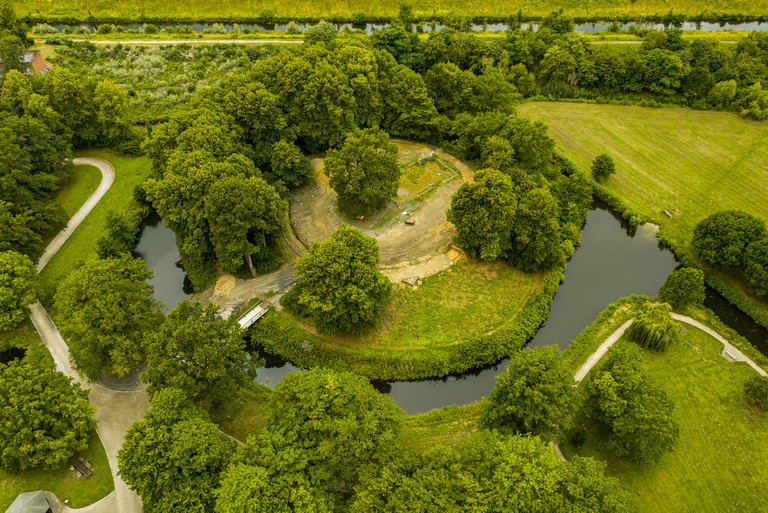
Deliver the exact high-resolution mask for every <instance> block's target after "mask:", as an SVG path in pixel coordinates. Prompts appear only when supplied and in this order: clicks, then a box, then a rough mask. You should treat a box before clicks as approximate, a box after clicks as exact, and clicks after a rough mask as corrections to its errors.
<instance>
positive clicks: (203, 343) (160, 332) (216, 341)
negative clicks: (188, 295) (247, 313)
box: [142, 300, 258, 403]
mask: <svg viewBox="0 0 768 513" xmlns="http://www.w3.org/2000/svg"><path fill="white" fill-rule="evenodd" d="M217 313H218V309H217V307H216V306H215V305H213V304H209V305H208V306H207V307H206V308H203V305H202V304H201V303H200V302H198V301H196V302H192V301H189V300H184V301H182V302H181V303H179V304H178V306H176V308H174V309H173V310H172V311H171V312H170V313H169V314H168V315H167V317H166V320H165V322H164V323H163V324H162V325H161V326H160V327H159V329H157V330H156V331H155V332H154V333H150V334H148V335H147V338H146V347H147V361H148V363H149V368H148V369H147V371H146V372H145V373H144V374H142V380H144V381H145V382H147V383H148V384H149V388H148V392H149V393H150V394H154V393H157V391H158V390H161V389H163V388H167V387H174V388H178V389H180V390H182V391H184V392H185V393H186V394H187V395H188V396H189V397H190V398H193V399H195V400H198V401H203V400H205V401H211V402H213V403H221V402H223V401H224V400H225V399H226V398H228V397H230V396H231V395H232V394H234V393H235V392H237V390H238V389H239V388H240V387H246V388H247V387H249V386H250V384H251V383H252V382H253V380H254V379H255V378H256V370H255V367H256V364H257V363H258V362H257V360H256V359H251V358H250V357H249V355H248V354H247V353H246V352H245V341H244V340H243V336H242V332H241V331H242V330H241V329H240V326H239V325H238V324H237V321H236V320H235V318H234V317H230V318H229V319H226V320H219V319H218V318H217Z"/></svg>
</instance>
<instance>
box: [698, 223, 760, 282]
mask: <svg viewBox="0 0 768 513" xmlns="http://www.w3.org/2000/svg"><path fill="white" fill-rule="evenodd" d="M765 237H766V230H765V223H764V222H763V221H762V220H761V219H758V218H756V217H755V216H753V215H751V214H748V213H746V212H742V211H740V210H723V211H721V212H717V213H715V214H712V215H711V216H709V217H707V218H705V219H703V220H702V221H700V222H699V223H698V224H697V225H696V228H694V230H693V241H692V244H693V249H694V250H695V251H696V253H697V254H698V255H699V257H700V258H701V259H702V260H703V261H704V262H706V263H708V264H710V265H714V266H715V267H719V268H721V269H731V268H733V267H741V266H742V265H744V257H745V254H746V251H745V250H746V249H747V246H749V245H750V244H752V243H753V242H756V241H758V240H761V239H764V238H765Z"/></svg>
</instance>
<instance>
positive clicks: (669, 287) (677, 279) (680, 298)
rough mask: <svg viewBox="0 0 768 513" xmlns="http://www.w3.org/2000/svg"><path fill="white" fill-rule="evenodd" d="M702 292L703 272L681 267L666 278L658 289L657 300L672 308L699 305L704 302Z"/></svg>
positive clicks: (703, 286)
mask: <svg viewBox="0 0 768 513" xmlns="http://www.w3.org/2000/svg"><path fill="white" fill-rule="evenodd" d="M704 292H705V285H704V271H702V270H701V269H694V268H692V267H683V268H682V269H678V270H676V271H672V273H670V275H669V276H667V279H666V280H664V285H662V286H661V287H660V288H659V299H661V300H662V301H664V302H665V303H669V304H670V305H672V306H673V307H674V308H678V307H680V306H685V305H700V304H702V303H703V302H704Z"/></svg>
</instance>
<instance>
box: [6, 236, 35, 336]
mask: <svg viewBox="0 0 768 513" xmlns="http://www.w3.org/2000/svg"><path fill="white" fill-rule="evenodd" d="M36 299H37V270H36V269H35V265H34V264H33V263H32V260H30V259H29V257H27V256H25V255H22V254H20V253H16V252H15V251H0V331H5V330H9V329H12V328H15V327H16V326H18V325H19V324H20V323H21V322H22V321H23V320H24V318H25V317H26V316H27V305H31V304H32V303H34V302H35V300H36Z"/></svg>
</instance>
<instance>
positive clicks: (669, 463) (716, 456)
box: [561, 326, 768, 513]
mask: <svg viewBox="0 0 768 513" xmlns="http://www.w3.org/2000/svg"><path fill="white" fill-rule="evenodd" d="M684 330H685V331H684V332H683V333H684V335H683V337H682V340H681V341H680V342H678V343H676V344H673V345H672V346H671V347H670V348H669V349H668V351H667V352H666V353H656V352H650V351H647V350H641V352H642V355H643V358H644V360H645V362H646V366H647V369H648V374H649V375H650V376H652V377H653V378H654V379H655V380H656V381H657V382H658V383H660V384H661V386H662V388H663V389H664V390H666V391H667V393H668V394H669V397H670V399H671V400H672V401H673V402H674V404H675V410H674V412H673V418H674V420H675V422H677V423H678V425H679V426H680V439H679V440H678V442H677V445H676V446H675V448H674V449H673V450H672V452H671V453H668V454H666V455H664V456H663V457H662V458H661V460H660V461H659V462H658V463H656V464H652V465H649V466H647V467H642V466H639V465H636V464H633V463H630V462H628V461H626V460H623V459H619V458H616V457H614V456H613V455H612V454H611V453H610V452H609V451H608V448H607V436H608V434H607V433H603V432H602V431H600V429H599V428H598V427H597V426H595V425H594V424H593V423H592V422H591V421H589V419H588V418H587V417H586V412H585V411H581V412H580V413H579V416H578V418H577V421H576V424H575V425H576V427H577V428H578V427H580V426H585V427H586V428H587V441H586V443H585V444H584V445H583V446H582V447H580V448H579V449H575V448H574V447H573V446H572V445H571V444H570V443H563V444H561V449H562V451H563V453H564V454H565V456H566V457H567V458H570V457H572V456H574V455H580V456H591V457H594V458H597V459H601V460H605V461H606V462H607V463H608V468H607V470H606V473H607V474H608V475H611V476H614V477H617V478H618V479H619V480H620V481H621V483H622V485H623V486H624V488H625V489H626V490H630V491H632V492H633V494H636V496H637V503H638V505H639V506H640V511H643V512H648V513H656V512H659V513H661V512H666V511H698V512H712V513H715V512H722V511H763V510H764V507H765V496H764V490H765V483H767V482H768V414H767V413H766V412H761V411H760V410H758V409H756V408H752V407H750V406H749V405H748V404H747V403H746V401H745V400H744V398H743V392H742V390H743V384H744V382H745V381H746V380H747V379H749V378H751V377H752V376H754V375H755V372H754V370H753V369H752V368H750V367H749V366H748V365H747V364H746V363H733V362H729V361H728V360H726V359H725V358H723V357H722V356H720V353H721V352H722V347H723V346H722V344H720V343H719V342H718V341H717V340H715V339H714V338H712V337H710V336H709V335H706V334H705V333H704V332H702V331H699V330H698V329H696V328H694V327H691V326H685V328H684ZM629 343H631V342H627V341H625V340H624V339H622V340H620V341H619V342H618V343H617V344H629ZM598 368H599V365H598ZM593 374H594V370H593V371H592V372H591V373H590V374H589V375H587V379H586V380H585V382H584V383H582V384H581V385H580V386H579V388H580V389H585V388H586V382H587V381H588V380H589V379H590V377H591V376H592V375H593Z"/></svg>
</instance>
